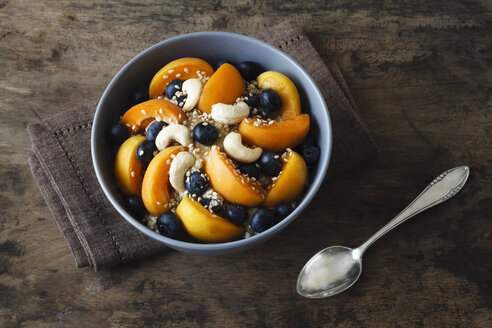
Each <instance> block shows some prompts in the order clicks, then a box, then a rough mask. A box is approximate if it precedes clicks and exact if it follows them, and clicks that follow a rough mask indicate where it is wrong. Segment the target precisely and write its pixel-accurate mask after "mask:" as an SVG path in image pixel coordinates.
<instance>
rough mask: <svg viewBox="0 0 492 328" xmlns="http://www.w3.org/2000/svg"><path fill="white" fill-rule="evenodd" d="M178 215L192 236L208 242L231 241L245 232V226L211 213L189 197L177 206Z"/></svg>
mask: <svg viewBox="0 0 492 328" xmlns="http://www.w3.org/2000/svg"><path fill="white" fill-rule="evenodd" d="M176 215H177V216H178V217H179V218H180V219H181V222H182V223H183V226H184V228H185V230H186V231H187V232H188V233H189V234H190V236H192V237H194V238H196V239H198V240H201V241H204V242H207V243H222V242H227V241H231V240H234V239H238V238H239V237H240V236H241V235H242V234H243V233H244V227H242V226H238V225H235V224H233V223H231V222H229V221H227V220H226V219H224V218H222V217H220V216H218V215H217V214H213V213H211V212H210V211H208V210H207V209H206V208H205V207H203V206H202V204H200V203H199V202H197V201H194V200H192V199H190V198H188V197H185V198H183V199H182V200H181V202H180V203H179V205H178V207H177V208H176Z"/></svg>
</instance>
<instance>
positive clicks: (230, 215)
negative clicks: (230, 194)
mask: <svg viewBox="0 0 492 328" xmlns="http://www.w3.org/2000/svg"><path fill="white" fill-rule="evenodd" d="M225 215H226V219H227V220H229V221H231V222H232V223H234V224H237V225H241V224H244V223H245V222H246V221H247V220H248V210H247V209H246V207H244V206H243V205H239V204H231V205H227V206H226V209H225Z"/></svg>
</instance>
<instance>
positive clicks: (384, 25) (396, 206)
mask: <svg viewBox="0 0 492 328" xmlns="http://www.w3.org/2000/svg"><path fill="white" fill-rule="evenodd" d="M491 8H492V4H491V2H490V1H467V2H461V3H460V2H449V1H414V2H406V1H401V2H392V1H385V2H382V1H368V2H357V1H330V2H325V1H302V2H298V3H294V2H284V1H253V0H245V1H237V2H236V3H228V2H226V1H211V2H209V1H202V2H200V3H196V2H194V1H167V2H166V3H163V2H161V1H154V2H146V3H145V4H140V3H139V2H138V1H134V2H126V1H125V2H121V1H101V2H97V3H96V2H90V3H88V2H84V1H66V0H64V1H35V0H26V1H8V0H6V1H5V0H4V1H0V62H1V65H0V136H1V138H0V149H1V151H0V172H1V173H0V184H1V186H2V188H1V190H0V208H1V212H2V213H1V215H0V326H1V327H16V326H22V327H55V326H60V327H62V326H63V327H65V326H66V327H82V326H94V327H96V326H97V327H121V326H166V327H174V326H176V327H178V326H184V327H195V326H196V327H211V326H218V327H263V326H268V327H332V326H337V327H416V326H427V327H490V326H492V288H491V277H492V255H491V254H492V223H491V222H492V221H491V219H492V188H491V185H492V111H491V86H492V76H491V74H492V73H491V72H492V70H491V60H492V55H491V51H492V42H491V41H492V34H491ZM287 18H289V19H291V20H293V21H295V22H298V23H299V24H301V25H302V26H303V27H304V28H305V30H306V31H307V33H308V36H309V37H310V39H311V40H312V41H313V43H314V45H315V47H316V48H317V49H318V50H319V52H320V53H321V55H322V57H323V58H324V59H325V60H326V61H330V60H337V62H338V64H339V66H340V68H341V70H342V72H343V73H344V75H345V77H346V79H347V82H348V85H349V87H350V88H351V90H352V92H353V95H354V98H355V99H356V101H357V103H358V105H359V109H360V115H361V117H362V118H363V119H364V120H365V122H366V123H367V126H368V128H369V130H370V131H371V132H372V135H373V136H374V139H375V141H376V142H377V144H378V145H379V148H380V153H379V155H378V157H377V158H375V159H374V160H372V161H370V162H367V163H365V164H363V165H361V166H359V167H358V168H356V169H354V170H352V171H351V172H349V173H348V174H345V175H343V176H340V177H338V178H337V179H335V180H332V181H329V182H326V183H325V184H324V185H323V187H322V188H321V190H320V192H319V194H318V195H317V197H316V198H315V200H314V201H313V203H312V205H311V206H310V207H309V208H308V209H307V211H306V212H305V213H304V214H303V215H302V216H301V217H299V218H298V219H297V220H296V221H295V222H294V223H292V224H291V225H290V226H289V227H288V228H287V229H286V230H285V231H284V232H282V233H281V234H280V235H279V236H278V237H276V238H274V239H273V240H271V241H269V242H267V243H266V244H264V245H262V246H260V247H258V248H256V249H253V250H251V251H247V252H245V253H241V254H236V255H230V256H222V257H203V256H195V255H186V254H183V253H179V252H174V251H170V252H168V253H166V254H162V255H159V256H155V257H152V258H149V259H144V260H140V261H137V262H134V263H131V264H128V265H122V266H119V267H116V268H113V269H110V270H104V271H100V272H93V271H92V270H90V269H77V268H76V267H75V265H74V262H73V259H72V257H71V255H70V252H69V250H68V248H67V246H66V244H65V242H64V240H63V238H62V236H61V234H60V232H59V230H58V228H57V226H56V224H55V223H54V221H53V219H52V217H51V215H50V212H49V210H48V208H47V207H46V205H45V203H44V201H43V199H42V197H41V195H40V193H39V191H38V189H37V186H36V185H35V184H34V182H33V180H32V178H31V175H30V171H29V167H28V164H27V156H28V154H29V152H30V142H29V138H28V135H27V130H26V127H27V125H28V124H30V123H33V122H37V121H39V120H40V119H44V118H48V117H50V116H52V115H53V114H56V113H59V112H62V111H64V110H67V109H69V108H72V107H75V106H79V105H82V104H84V103H86V102H88V101H89V100H94V99H97V98H98V97H99V96H100V95H101V94H102V92H103V90H104V88H105V86H106V85H107V83H108V82H109V81H110V79H111V78H112V77H113V75H114V74H115V73H116V72H117V71H118V70H119V68H120V67H122V66H123V65H124V64H125V63H126V62H127V61H128V60H129V59H131V58H132V57H133V56H135V55H136V54H137V53H139V52H140V51H142V50H143V49H145V48H147V47H148V46H150V45H152V44H154V43H156V42H158V41H161V40H163V39H165V38H168V37H171V36H175V35H178V34H182V33H186V32H193V31H205V30H221V31H231V32H239V33H244V34H253V33H255V32H256V31H258V30H263V29H266V28H268V26H272V25H274V24H275V23H276V22H279V21H282V20H284V19H287ZM458 165H469V166H470V168H471V175H470V179H469V181H468V183H467V185H466V187H465V188H464V190H463V191H462V192H461V193H460V194H459V195H458V196H456V197H455V198H453V199H452V200H450V201H449V202H447V203H445V204H443V205H441V206H439V207H436V208H433V209H431V210H429V211H428V212H425V213H423V214H421V215H420V216H418V217H416V218H414V219H412V220H410V221H409V222H406V223H405V224H404V225H402V226H401V227H399V228H398V229H396V230H395V231H393V232H392V233H391V234H390V235H388V236H386V237H384V238H383V239H382V240H380V241H378V242H377V243H376V244H374V245H373V246H372V248H371V249H370V250H369V251H368V252H367V253H366V255H365V258H364V270H363V273H362V276H361V278H360V280H359V281H358V283H357V284H356V285H355V286H354V287H353V288H351V289H350V290H349V291H347V292H345V293H343V294H340V295H338V296H336V297H333V298H328V299H323V300H307V299H304V298H302V297H300V296H298V295H297V294H296V292H295V281H296V277H297V274H298V272H299V270H300V268H301V267H302V265H303V264H304V262H305V261H306V260H307V259H308V258H309V257H310V256H311V255H312V254H314V253H315V252H316V251H318V250H320V249H321V248H323V247H325V246H328V245H337V244H341V245H347V246H356V245H358V244H359V243H361V242H363V241H364V240H365V238H367V237H369V236H370V235H371V234H372V233H373V232H375V231H376V230H377V229H378V228H379V227H380V226H382V225H383V224H384V223H386V222H387V221H388V220H389V219H390V218H392V217H393V216H394V215H395V214H397V213H398V212H399V210H401V209H402V208H403V207H404V206H406V205H407V204H408V203H409V201H411V200H412V199H413V198H414V197H415V196H416V195H417V194H418V193H419V192H420V191H421V189H423V188H424V187H425V186H426V185H427V183H428V182H429V181H430V180H431V179H433V178H434V177H435V176H436V175H437V174H439V173H441V172H442V171H444V170H446V169H448V168H451V167H454V166H458Z"/></svg>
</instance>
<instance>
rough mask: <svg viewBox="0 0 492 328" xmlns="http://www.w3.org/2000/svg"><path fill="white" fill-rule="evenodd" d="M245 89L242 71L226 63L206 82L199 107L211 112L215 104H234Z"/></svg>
mask: <svg viewBox="0 0 492 328" xmlns="http://www.w3.org/2000/svg"><path fill="white" fill-rule="evenodd" d="M245 91H246V87H245V86H244V81H243V78H242V76H241V73H239V71H238V70H237V69H236V68H235V67H234V66H232V65H231V64H227V63H226V64H224V65H222V66H220V67H219V68H218V69H217V71H216V72H215V73H214V74H213V75H212V76H211V77H210V79H209V80H208V81H207V83H205V86H204V87H203V91H202V95H201V96H200V100H199V101H198V109H199V110H201V111H202V112H204V113H210V112H211V111H212V105H214V104H217V103H223V104H229V105H231V104H234V103H235V102H236V99H237V98H238V97H241V96H242V95H243V94H244V92H245Z"/></svg>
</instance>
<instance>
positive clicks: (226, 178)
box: [205, 146, 265, 206]
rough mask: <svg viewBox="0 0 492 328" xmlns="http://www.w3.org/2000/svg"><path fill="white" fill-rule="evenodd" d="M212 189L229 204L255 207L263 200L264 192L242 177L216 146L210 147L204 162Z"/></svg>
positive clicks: (253, 182) (258, 186) (256, 184)
mask: <svg viewBox="0 0 492 328" xmlns="http://www.w3.org/2000/svg"><path fill="white" fill-rule="evenodd" d="M205 172H206V173H207V175H208V177H209V180H210V185H211V186H212V188H213V189H214V190H215V191H217V192H218V193H219V194H221V195H222V197H224V198H225V199H226V200H227V201H229V202H231V203H236V204H241V205H244V206H255V205H258V204H259V203H261V202H262V201H263V200H264V199H265V190H264V189H263V188H262V187H261V185H260V184H259V183H258V182H257V181H253V180H251V179H249V178H247V177H245V176H244V175H242V174H241V173H240V172H239V170H238V169H236V168H235V167H234V164H233V163H232V161H231V160H230V159H228V158H227V156H226V154H224V153H222V152H221V151H220V149H219V147H217V146H212V148H211V149H210V151H209V153H208V157H207V160H206V161H205Z"/></svg>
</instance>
